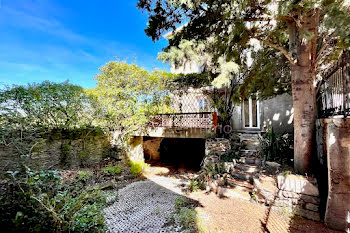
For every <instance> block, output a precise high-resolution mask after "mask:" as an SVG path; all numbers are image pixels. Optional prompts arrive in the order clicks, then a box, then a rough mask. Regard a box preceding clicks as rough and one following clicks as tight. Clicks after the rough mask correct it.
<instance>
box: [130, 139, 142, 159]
mask: <svg viewBox="0 0 350 233" xmlns="http://www.w3.org/2000/svg"><path fill="white" fill-rule="evenodd" d="M126 155H127V157H128V159H130V160H133V161H144V160H145V158H144V153H143V137H142V136H136V137H132V138H130V139H129V142H128V146H127V148H126Z"/></svg>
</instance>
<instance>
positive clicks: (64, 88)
mask: <svg viewBox="0 0 350 233" xmlns="http://www.w3.org/2000/svg"><path fill="white" fill-rule="evenodd" d="M90 111H91V108H90V107H89V99H88V97H87V95H86V94H85V93H84V89H83V88H82V87H80V86H77V85H73V84H70V83H69V82H68V81H67V82H63V83H53V82H49V81H44V82H42V83H33V84H28V85H25V86H17V85H14V86H12V87H5V88H4V89H0V113H1V114H0V135H1V137H0V145H5V146H10V147H12V148H15V149H16V150H15V152H16V154H19V155H21V156H25V157H31V156H32V152H33V151H34V150H38V149H39V148H40V147H42V146H43V145H44V142H45V139H44V137H43V136H44V135H45V134H46V133H48V132H50V131H51V130H57V129H58V130H61V129H64V130H71V129H77V128H84V127H88V126H91V122H92V119H93V117H92V115H91V114H89V112H90Z"/></svg>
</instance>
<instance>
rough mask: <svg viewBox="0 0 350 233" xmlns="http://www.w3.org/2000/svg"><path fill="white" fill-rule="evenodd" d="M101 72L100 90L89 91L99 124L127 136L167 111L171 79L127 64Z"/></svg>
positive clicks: (110, 63)
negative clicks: (168, 87) (154, 116)
mask: <svg viewBox="0 0 350 233" xmlns="http://www.w3.org/2000/svg"><path fill="white" fill-rule="evenodd" d="M100 72H101V73H100V74H98V75H97V76H96V78H95V79H96V81H97V87H96V88H93V89H91V90H89V91H88V94H89V96H90V97H91V100H92V101H93V102H94V103H93V105H94V106H95V107H96V108H97V109H98V111H97V112H98V113H99V115H100V117H98V118H99V120H100V124H102V125H108V126H109V127H110V128H113V129H114V130H119V131H121V133H123V134H125V135H128V134H130V133H131V132H134V131H136V130H140V128H142V127H143V126H144V125H145V124H146V123H147V122H148V119H149V118H150V117H151V116H153V115H154V114H156V113H158V112H160V111H162V110H164V109H167V108H168V105H169V98H168V90H167V88H166V85H167V82H168V81H169V80H171V79H172V78H173V76H172V75H170V74H168V73H166V72H164V71H153V72H149V71H146V70H144V69H143V68H140V67H138V66H137V65H135V64H132V65H129V64H127V63H126V62H109V63H107V64H106V65H104V66H103V67H101V68H100Z"/></svg>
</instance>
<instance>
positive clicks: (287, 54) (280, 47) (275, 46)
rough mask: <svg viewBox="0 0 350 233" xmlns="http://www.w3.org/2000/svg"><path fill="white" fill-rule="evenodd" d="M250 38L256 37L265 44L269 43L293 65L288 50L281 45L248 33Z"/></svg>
mask: <svg viewBox="0 0 350 233" xmlns="http://www.w3.org/2000/svg"><path fill="white" fill-rule="evenodd" d="M250 37H251V38H254V39H257V40H259V41H261V42H263V43H265V44H267V45H269V46H270V47H272V48H274V49H277V50H279V51H280V52H281V53H283V55H284V56H285V57H286V58H287V59H288V61H289V62H290V63H291V64H292V65H295V63H296V62H295V61H294V60H293V58H292V57H291V56H290V55H289V53H288V51H287V50H286V49H284V48H283V47H282V46H279V45H276V44H274V43H272V42H271V41H269V40H266V39H263V38H260V37H257V36H254V35H250Z"/></svg>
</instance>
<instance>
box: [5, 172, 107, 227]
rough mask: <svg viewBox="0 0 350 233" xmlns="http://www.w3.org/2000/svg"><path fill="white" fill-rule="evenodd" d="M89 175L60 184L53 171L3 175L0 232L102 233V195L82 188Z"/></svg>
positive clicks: (98, 191) (85, 174) (82, 175)
mask: <svg viewBox="0 0 350 233" xmlns="http://www.w3.org/2000/svg"><path fill="white" fill-rule="evenodd" d="M91 175H92V172H86V171H81V172H79V174H78V179H75V180H73V181H70V182H68V181H67V183H62V177H61V176H60V174H59V172H57V171H33V170H31V169H29V168H27V169H25V170H23V171H21V172H20V171H15V172H10V171H9V172H7V177H8V178H9V181H8V183H7V185H6V186H4V187H5V189H4V188H3V189H2V192H4V193H3V194H4V195H1V196H0V224H1V225H2V226H3V230H4V232H102V231H104V225H103V216H102V213H101V210H102V208H103V207H104V206H105V205H106V194H105V193H103V192H101V191H100V189H98V188H85V187H86V185H85V182H84V180H86V179H89V177H91Z"/></svg>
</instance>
